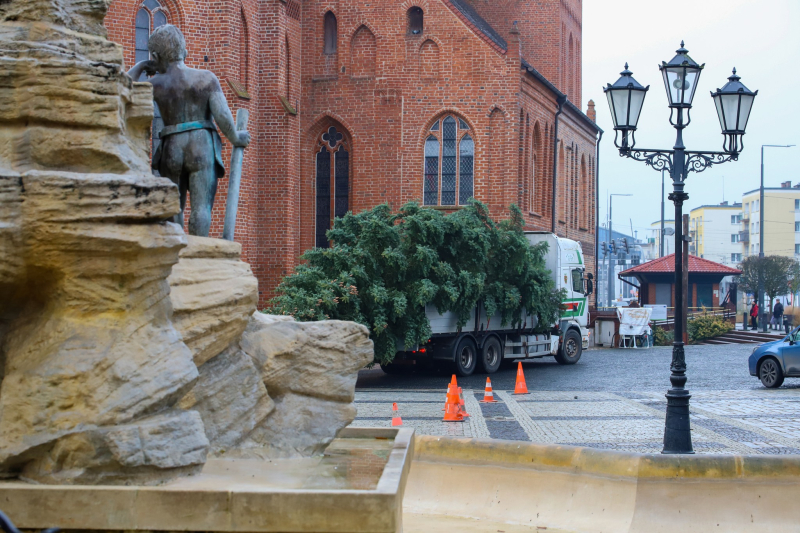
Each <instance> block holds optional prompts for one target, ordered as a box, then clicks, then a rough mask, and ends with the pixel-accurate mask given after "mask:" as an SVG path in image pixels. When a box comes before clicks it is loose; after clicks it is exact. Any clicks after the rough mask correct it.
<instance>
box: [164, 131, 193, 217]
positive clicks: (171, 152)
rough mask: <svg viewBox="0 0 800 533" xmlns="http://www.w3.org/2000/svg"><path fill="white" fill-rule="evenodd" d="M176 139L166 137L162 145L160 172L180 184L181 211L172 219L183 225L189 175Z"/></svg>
mask: <svg viewBox="0 0 800 533" xmlns="http://www.w3.org/2000/svg"><path fill="white" fill-rule="evenodd" d="M174 140H175V139H174V138H172V137H169V138H167V139H164V140H163V141H161V142H162V145H161V150H162V152H161V153H162V155H161V163H160V165H159V169H158V172H159V174H161V175H162V176H164V177H166V178H169V179H170V180H172V183H174V184H175V185H177V186H178V192H179V193H180V199H181V212H180V213H178V214H177V215H175V216H174V217H172V221H173V222H175V223H176V224H179V225H180V227H183V212H184V210H185V209H186V193H187V192H188V190H189V176H188V173H187V172H186V170H185V169H184V168H183V158H182V157H181V154H180V152H178V151H177V150H176V149H175V148H176V147H175V146H173V145H174V144H175V143H174V142H173V141H174Z"/></svg>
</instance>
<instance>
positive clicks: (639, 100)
mask: <svg viewBox="0 0 800 533" xmlns="http://www.w3.org/2000/svg"><path fill="white" fill-rule="evenodd" d="M645 94H647V93H645V92H644V91H631V116H630V120H629V125H630V126H632V127H634V128H635V127H636V125H637V124H638V123H639V115H640V114H641V112H642V104H644V95H645Z"/></svg>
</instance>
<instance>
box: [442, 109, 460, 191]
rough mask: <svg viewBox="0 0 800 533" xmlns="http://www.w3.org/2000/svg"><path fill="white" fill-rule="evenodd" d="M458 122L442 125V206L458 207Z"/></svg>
mask: <svg viewBox="0 0 800 533" xmlns="http://www.w3.org/2000/svg"><path fill="white" fill-rule="evenodd" d="M456 131H457V128H456V121H455V119H454V118H453V117H447V118H446V119H444V122H443V123H442V198H441V204H442V205H456Z"/></svg>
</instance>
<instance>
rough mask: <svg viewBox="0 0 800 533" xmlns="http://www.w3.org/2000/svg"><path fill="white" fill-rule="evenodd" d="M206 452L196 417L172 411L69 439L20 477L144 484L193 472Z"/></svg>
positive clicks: (58, 481) (27, 467)
mask: <svg viewBox="0 0 800 533" xmlns="http://www.w3.org/2000/svg"><path fill="white" fill-rule="evenodd" d="M207 449H208V440H207V439H206V437H205V435H204V434H203V422H202V420H201V418H200V415H199V414H198V413H197V412H195V411H180V410H173V411H169V412H166V413H162V414H159V415H156V416H153V417H150V418H147V419H142V420H138V421H137V422H136V423H135V424H127V425H120V426H112V427H101V428H95V429H89V430H86V431H82V432H79V433H72V434H70V435H68V436H66V437H64V438H61V439H59V440H58V441H56V443H55V444H54V445H53V446H52V447H51V448H50V449H49V450H48V452H47V453H45V454H43V455H40V456H38V457H37V458H36V459H35V460H33V461H30V462H28V463H26V465H25V467H24V469H23V470H22V473H21V477H23V478H24V479H29V480H32V481H36V482H40V483H49V484H98V483H102V484H119V483H130V482H135V483H138V484H149V483H154V482H162V481H165V480H166V479H169V478H170V477H176V476H178V475H180V474H188V473H192V472H198V471H199V470H200V469H201V468H202V466H203V464H204V463H205V461H206V451H207ZM165 472H168V474H167V475H165Z"/></svg>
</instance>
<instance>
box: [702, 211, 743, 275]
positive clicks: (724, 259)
mask: <svg viewBox="0 0 800 533" xmlns="http://www.w3.org/2000/svg"><path fill="white" fill-rule="evenodd" d="M741 223H742V204H739V203H734V204H729V203H728V202H722V203H721V204H718V205H701V206H700V207H696V208H694V209H692V210H691V211H690V213H689V235H690V236H691V237H692V242H691V243H690V244H689V253H690V254H692V255H696V256H698V257H701V258H703V259H710V260H711V261H714V262H716V263H720V264H722V265H726V266H731V267H735V266H736V265H738V264H739V263H740V262H741V261H742V259H743V253H742V244H741V242H740V227H741Z"/></svg>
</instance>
